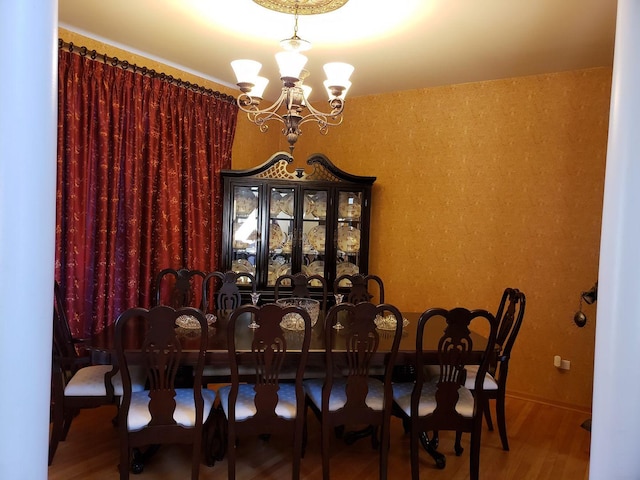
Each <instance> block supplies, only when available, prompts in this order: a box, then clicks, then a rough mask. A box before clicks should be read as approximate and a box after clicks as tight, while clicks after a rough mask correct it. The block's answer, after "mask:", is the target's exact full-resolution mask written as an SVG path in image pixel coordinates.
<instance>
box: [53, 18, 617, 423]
mask: <svg viewBox="0 0 640 480" xmlns="http://www.w3.org/2000/svg"><path fill="white" fill-rule="evenodd" d="M60 36H61V37H62V38H64V39H65V40H66V41H73V42H74V43H76V44H79V45H85V46H87V47H89V48H96V49H97V50H98V51H100V52H105V53H108V54H111V55H115V54H116V53H112V52H115V51H116V50H117V49H114V48H113V47H110V46H108V45H105V44H97V46H94V45H93V44H88V42H90V40H89V39H85V38H84V37H80V36H79V35H76V34H73V33H71V32H66V31H64V30H61V31H60ZM95 43H96V42H94V44H95ZM118 52H119V53H117V55H118V56H119V58H122V59H125V58H126V59H128V60H130V61H136V62H137V63H138V64H139V65H146V66H148V67H150V68H156V69H158V70H160V71H164V72H166V73H170V74H173V75H176V74H177V76H179V77H181V78H183V79H185V80H190V81H194V82H195V83H198V84H199V85H203V86H211V87H212V88H215V89H216V90H219V91H221V92H224V93H229V94H233V95H235V94H236V92H234V91H233V90H231V89H229V88H226V87H224V86H220V85H216V84H215V83H211V82H208V81H206V80H203V79H199V78H197V77H193V76H192V75H189V74H186V73H184V72H179V71H175V70H173V69H171V68H170V67H166V66H163V65H157V64H155V63H154V62H152V61H148V60H146V59H143V58H141V57H136V56H135V55H133V54H128V53H127V52H122V51H118ZM121 55H128V57H129V58H128V57H122V56H121ZM610 88H611V69H610V68H598V69H589V70H579V71H571V72H562V73H554V74H549V75H539V76H531V77H522V78H512V79H506V80H496V81H489V82H479V83H470V84H463V85H453V86H446V87H438V88H428V89H421V90H411V91H402V92H396V93H391V94H384V95H376V96H367V97H357V98H348V99H347V105H346V108H345V120H344V123H343V124H342V125H341V126H339V127H335V128H331V129H330V130H329V133H328V135H326V136H321V135H320V134H319V133H318V132H317V131H316V130H315V129H314V127H313V125H312V124H306V125H304V127H305V128H304V131H303V134H302V136H301V137H300V139H299V141H298V144H297V147H296V150H295V154H294V156H295V161H294V166H293V167H292V168H294V167H295V166H304V165H305V161H306V159H307V158H308V156H309V155H310V154H312V153H315V152H320V153H323V154H325V155H327V156H328V157H329V158H330V159H331V161H332V162H333V163H335V164H336V165H337V166H338V167H339V168H341V169H343V170H345V171H347V172H349V173H354V174H358V175H371V176H376V177H377V181H376V183H375V184H374V190H373V215H372V240H371V254H370V265H371V267H370V271H371V273H375V274H377V275H379V276H381V277H382V278H383V279H384V281H385V294H386V299H387V300H388V301H389V302H391V303H393V304H395V305H397V306H398V307H399V308H400V309H401V310H405V311H422V310H425V309H427V308H430V307H445V308H451V307H454V306H458V305H460V306H467V307H470V308H487V309H489V310H491V311H494V312H495V310H496V308H497V306H498V302H499V300H500V296H501V294H502V290H503V289H504V288H505V287H507V286H510V287H517V288H519V289H521V290H522V291H524V292H525V293H526V295H527V310H526V314H525V319H524V323H523V326H522V330H521V332H520V335H519V338H518V341H517V343H516V345H515V347H514V351H513V355H512V360H511V365H510V374H509V385H508V391H509V392H510V393H511V394H513V395H520V396H523V397H527V398H531V399H535V400H540V401H544V402H550V403H554V404H558V405H565V406H569V407H573V408H578V409H582V410H585V411H588V410H589V409H590V406H591V389H592V379H593V360H594V355H593V350H594V339H595V328H594V327H595V306H587V307H586V308H585V311H586V313H587V316H588V317H589V322H588V323H587V326H586V327H585V328H583V329H578V328H577V327H575V326H574V325H573V322H572V318H573V314H574V313H575V311H576V309H577V307H578V302H579V295H580V292H582V291H584V290H586V289H588V288H590V287H591V285H593V283H594V282H595V280H596V278H597V271H598V254H599V241H600V223H601V212H602V195H603V188H604V168H605V157H606V144H607V127H608V114H609V98H610ZM281 150H283V151H286V150H287V144H286V142H285V141H284V136H283V135H282V134H281V133H280V128H279V126H278V125H277V124H273V126H272V127H271V129H270V131H269V132H267V133H260V132H259V131H258V128H257V127H256V126H254V125H252V124H250V123H249V122H248V121H247V119H246V118H245V117H244V115H243V114H242V113H240V114H239V118H238V127H237V131H236V138H235V142H234V147H233V168H237V169H243V168H250V167H253V166H255V165H258V164H260V163H262V162H264V161H266V160H267V159H268V158H269V157H270V156H271V155H272V154H273V153H274V152H275V151H281ZM554 355H561V356H562V357H563V358H565V359H568V360H570V361H571V370H569V371H559V370H557V369H556V368H555V367H554V366H553V357H554Z"/></svg>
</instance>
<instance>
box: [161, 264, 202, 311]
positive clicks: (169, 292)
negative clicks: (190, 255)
mask: <svg viewBox="0 0 640 480" xmlns="http://www.w3.org/2000/svg"><path fill="white" fill-rule="evenodd" d="M205 277H206V274H205V273H204V272H202V271H200V270H190V269H188V268H180V269H175V268H165V269H164V270H161V271H160V272H159V273H158V275H156V278H155V303H154V305H167V306H169V307H172V308H181V307H195V308H202V301H203V298H202V284H203V282H204V278H205Z"/></svg>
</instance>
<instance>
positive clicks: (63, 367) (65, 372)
mask: <svg viewBox="0 0 640 480" xmlns="http://www.w3.org/2000/svg"><path fill="white" fill-rule="evenodd" d="M77 345H78V342H77V341H76V340H75V339H74V338H73V337H72V335H71V329H70V328H69V323H68V322H67V316H66V314H65V310H64V305H63V300H62V293H61V289H60V285H58V283H57V282H54V306H53V358H52V370H51V422H52V428H51V435H50V438H49V465H51V463H52V462H53V457H54V455H55V453H56V450H57V448H58V443H59V442H60V441H64V440H65V439H66V438H67V434H68V433H69V428H70V427H71V422H72V421H73V418H74V417H75V416H76V415H77V413H78V412H79V411H80V410H81V409H83V408H94V407H99V406H102V405H114V406H115V405H116V404H117V399H118V397H119V396H120V395H122V381H121V379H120V374H119V373H117V372H118V369H117V368H115V367H113V366H111V365H91V363H90V358H89V357H88V356H80V355H79V354H78V350H77ZM132 388H133V389H135V390H142V389H143V388H144V380H143V378H142V375H141V373H140V372H139V371H138V372H135V373H134V375H133V376H132Z"/></svg>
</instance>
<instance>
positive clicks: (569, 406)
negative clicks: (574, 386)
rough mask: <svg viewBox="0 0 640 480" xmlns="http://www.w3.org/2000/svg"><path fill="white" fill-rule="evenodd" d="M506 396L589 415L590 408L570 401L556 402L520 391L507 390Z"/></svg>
mask: <svg viewBox="0 0 640 480" xmlns="http://www.w3.org/2000/svg"><path fill="white" fill-rule="evenodd" d="M506 396H507V397H512V398H518V399H520V400H527V401H529V402H535V403H539V404H542V405H549V406H552V407H558V408H564V409H567V410H573V411H574V412H580V413H584V414H585V415H589V416H590V415H591V408H590V407H585V406H583V405H574V404H570V403H564V402H557V401H553V400H549V399H548V398H543V397H538V396H536V395H531V394H529V393H522V392H508V393H507V394H506Z"/></svg>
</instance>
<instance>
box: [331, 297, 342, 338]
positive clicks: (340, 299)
mask: <svg viewBox="0 0 640 480" xmlns="http://www.w3.org/2000/svg"><path fill="white" fill-rule="evenodd" d="M333 296H334V297H335V299H336V305H340V304H341V303H342V300H343V299H344V295H343V294H342V293H334V294H333ZM333 328H335V329H336V330H341V329H343V328H344V325H342V324H341V323H340V319H338V320H337V321H336V324H335V325H334V326H333Z"/></svg>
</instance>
